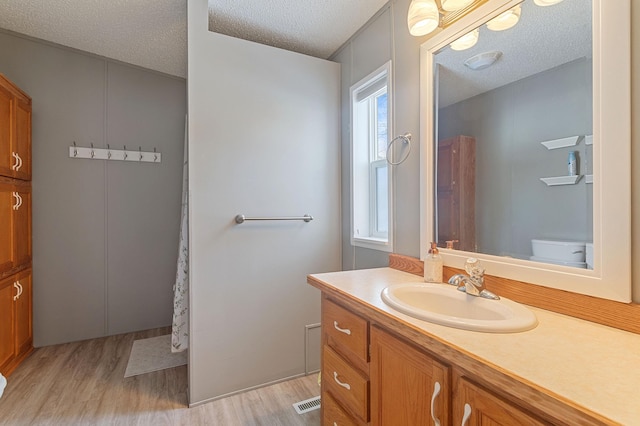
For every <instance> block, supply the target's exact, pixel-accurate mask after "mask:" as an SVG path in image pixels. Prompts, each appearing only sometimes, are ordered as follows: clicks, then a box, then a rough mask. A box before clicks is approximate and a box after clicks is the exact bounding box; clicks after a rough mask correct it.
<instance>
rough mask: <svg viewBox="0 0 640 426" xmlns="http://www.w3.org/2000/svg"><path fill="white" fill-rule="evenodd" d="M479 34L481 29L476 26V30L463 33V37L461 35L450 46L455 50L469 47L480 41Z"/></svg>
mask: <svg viewBox="0 0 640 426" xmlns="http://www.w3.org/2000/svg"><path fill="white" fill-rule="evenodd" d="M479 35H480V29H479V28H476V29H475V30H473V31H470V32H468V33H466V34H465V35H463V36H462V37H460V38H459V39H457V40H456V41H454V42H453V43H451V44H450V45H449V46H450V47H451V48H452V49H453V50H466V49H469V48H470V47H473V46H475V44H476V43H477V42H478V36H479Z"/></svg>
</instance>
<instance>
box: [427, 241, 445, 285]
mask: <svg viewBox="0 0 640 426" xmlns="http://www.w3.org/2000/svg"><path fill="white" fill-rule="evenodd" d="M424 280H425V281H426V282H428V283H441V282H442V256H440V252H439V251H438V245H437V244H436V243H434V242H432V243H431V248H430V249H429V253H428V254H427V257H425V259H424Z"/></svg>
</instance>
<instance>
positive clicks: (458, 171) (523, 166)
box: [420, 0, 631, 302]
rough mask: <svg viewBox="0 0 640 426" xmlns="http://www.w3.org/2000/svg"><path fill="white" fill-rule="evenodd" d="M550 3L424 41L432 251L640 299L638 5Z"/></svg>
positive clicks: (488, 9)
mask: <svg viewBox="0 0 640 426" xmlns="http://www.w3.org/2000/svg"><path fill="white" fill-rule="evenodd" d="M543 3H548V2H543V1H536V0H524V1H522V0H511V1H509V0H490V1H488V2H487V3H486V4H484V5H482V6H481V7H479V8H478V9H477V10H475V11H473V12H471V13H469V14H468V15H467V16H465V17H464V18H462V19H461V20H460V21H458V22H456V23H455V24H453V25H452V26H450V27H448V28H446V29H445V30H443V31H442V32H440V33H439V34H437V35H436V36H434V37H433V38H431V39H430V40H428V41H427V42H425V43H424V44H423V45H422V46H421V59H420V60H421V76H420V78H421V107H420V114H421V115H420V117H421V119H420V121H421V129H420V135H421V146H422V160H421V161H422V162H421V172H422V177H421V179H422V180H421V185H422V187H421V196H422V200H421V204H422V206H421V211H422V216H421V257H422V258H424V256H425V254H426V253H425V250H426V248H427V247H428V246H429V244H428V243H429V242H431V241H437V242H438V245H439V246H440V247H442V250H441V252H442V254H443V257H444V258H445V264H447V265H449V266H453V267H462V265H463V263H464V260H465V259H466V258H467V257H470V256H473V257H478V258H481V259H483V260H484V262H485V264H486V267H487V273H488V274H490V275H495V276H501V277H505V278H510V279H514V280H518V281H524V282H529V283H532V284H538V285H543V286H547V287H553V288H559V289H563V290H568V291H572V292H577V293H582V294H587V295H592V296H597V297H602V298H607V299H612V300H617V301H622V302H630V301H631V236H630V232H631V207H630V206H631V204H630V201H631V199H630V197H631V195H630V194H631V192H630V185H631V173H630V6H629V1H628V0H623V1H616V2H611V1H606V0H563V1H561V2H559V3H556V4H553V5H550V6H545V5H541V4H543ZM447 241H450V242H451V243H450V244H449V247H450V248H446V247H447Z"/></svg>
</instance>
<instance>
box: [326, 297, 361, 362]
mask: <svg viewBox="0 0 640 426" xmlns="http://www.w3.org/2000/svg"><path fill="white" fill-rule="evenodd" d="M322 330H323V332H324V333H325V336H326V339H327V343H328V344H329V346H331V347H332V348H333V349H335V350H336V351H338V352H340V353H341V354H343V355H344V356H345V357H346V358H348V359H349V360H350V361H355V362H356V363H357V365H358V366H359V367H361V368H363V369H364V370H365V371H367V372H368V368H367V367H366V364H367V363H368V362H369V323H368V321H367V320H365V319H363V318H361V317H359V316H358V315H356V314H354V313H353V312H350V311H348V310H346V309H345V308H343V307H341V306H339V305H337V304H335V303H333V302H332V301H330V300H329V299H323V307H322Z"/></svg>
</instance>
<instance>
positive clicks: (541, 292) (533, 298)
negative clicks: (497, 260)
mask: <svg viewBox="0 0 640 426" xmlns="http://www.w3.org/2000/svg"><path fill="white" fill-rule="evenodd" d="M389 267H390V268H393V269H398V270H400V271H404V272H409V273H411V274H414V275H420V276H422V275H423V268H424V263H423V262H422V260H420V259H416V258H415V257H410V256H404V255H401V254H394V253H392V254H390V255H389ZM461 273H464V271H463V270H461V269H456V268H451V267H449V266H445V267H444V278H445V280H446V279H448V278H449V277H450V276H452V275H454V274H461ZM485 284H486V286H487V288H488V289H489V290H491V291H492V292H494V293H496V294H497V295H499V296H504V297H506V298H508V299H511V300H515V301H516V302H519V303H523V304H525V305H529V306H535V307H536V308H540V309H545V310H547V311H552V312H557V313H559V314H563V315H569V316H572V317H575V318H580V319H583V320H587V321H591V322H595V323H598V324H602V325H606V326H609V327H614V328H618V329H620V330H625V331H629V332H631V333H636V334H640V304H638V303H622V302H615V301H612V300H607V299H600V298H597V297H592V296H585V295H583V294H577V293H571V292H568V291H564V290H558V289H555V288H549V287H542V286H539V285H534V284H529V283H525V282H521V281H515V280H510V279H508V278H500V277H494V276H491V275H485Z"/></svg>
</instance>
